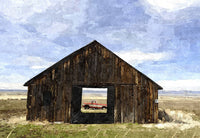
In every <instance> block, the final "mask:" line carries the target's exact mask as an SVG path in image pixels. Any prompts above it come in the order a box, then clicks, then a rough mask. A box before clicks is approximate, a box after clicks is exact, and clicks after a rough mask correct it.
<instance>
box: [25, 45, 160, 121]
mask: <svg viewBox="0 0 200 138" xmlns="http://www.w3.org/2000/svg"><path fill="white" fill-rule="evenodd" d="M24 86H28V97H27V109H28V112H27V120H36V119H39V120H41V121H42V120H48V121H51V122H54V121H63V122H66V123H124V122H126V123H128V122H132V123H135V122H138V123H148V122H151V123H152V122H157V120H158V103H157V99H158V90H159V89H162V87H161V86H159V85H158V84H156V83H155V82H154V81H152V80H151V79H150V78H148V77H147V76H146V75H144V74H143V73H141V72H140V71H138V70H137V69H135V68H133V67H132V66H131V65H129V64H128V63H126V62H125V61H124V60H122V59H121V58H120V57H118V56H117V55H115V54H114V53H113V52H111V51H110V50H108V49H107V48H105V47H104V46H103V45H101V44H100V43H98V42H97V41H93V42H91V43H90V44H88V45H86V46H84V47H83V48H81V49H79V50H77V51H75V52H74V53H72V54H70V55H69V56H67V57H65V58H63V59H62V60H60V61H59V62H57V63H56V64H54V65H52V66H51V67H49V68H48V69H46V70H45V71H43V72H41V73H40V74H38V75H37V76H35V77H33V78H32V79H31V80H29V81H28V82H26V83H25V84H24ZM85 87H86V88H87V87H89V88H107V106H108V107H107V113H82V112H81V96H82V88H85Z"/></svg>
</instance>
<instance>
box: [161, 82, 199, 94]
mask: <svg viewBox="0 0 200 138" xmlns="http://www.w3.org/2000/svg"><path fill="white" fill-rule="evenodd" d="M158 84H159V85H160V86H162V87H163V89H164V90H192V91H200V79H194V80H192V79H188V80H161V81H158Z"/></svg>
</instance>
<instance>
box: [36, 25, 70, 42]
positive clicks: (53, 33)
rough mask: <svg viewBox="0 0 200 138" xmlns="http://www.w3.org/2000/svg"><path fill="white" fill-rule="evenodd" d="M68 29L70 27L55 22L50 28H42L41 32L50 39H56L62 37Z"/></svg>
mask: <svg viewBox="0 0 200 138" xmlns="http://www.w3.org/2000/svg"><path fill="white" fill-rule="evenodd" d="M67 28H69V25H67V24H64V23H61V22H54V23H53V24H52V25H51V26H50V27H48V28H43V29H42V28H41V29H42V30H40V32H41V33H42V34H43V35H45V36H47V38H48V39H53V38H56V37H58V36H59V35H60V33H62V32H64V31H65V30H66V29H67Z"/></svg>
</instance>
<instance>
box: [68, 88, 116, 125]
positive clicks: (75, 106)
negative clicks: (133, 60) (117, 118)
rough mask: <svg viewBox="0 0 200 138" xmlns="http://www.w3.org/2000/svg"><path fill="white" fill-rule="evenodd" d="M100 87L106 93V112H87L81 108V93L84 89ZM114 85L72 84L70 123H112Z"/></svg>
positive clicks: (82, 93)
mask: <svg viewBox="0 0 200 138" xmlns="http://www.w3.org/2000/svg"><path fill="white" fill-rule="evenodd" d="M92 89H93V90H95V89H96V90H97V89H101V90H103V91H102V92H106V93H107V110H106V112H104V113H102V112H96V111H95V112H93V113H88V112H84V111H83V110H81V107H82V103H83V102H84V101H82V100H83V98H82V97H83V95H84V93H85V92H86V90H87V91H88V90H92ZM114 97H115V90H114V86H101V87H93V86H73V87H72V102H71V123H72V124H101V123H107V124H108V123H114Z"/></svg>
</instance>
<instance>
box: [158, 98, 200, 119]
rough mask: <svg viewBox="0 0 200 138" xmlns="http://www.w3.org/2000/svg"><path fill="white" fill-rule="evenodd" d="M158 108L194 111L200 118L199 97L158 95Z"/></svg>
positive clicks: (197, 117)
mask: <svg viewBox="0 0 200 138" xmlns="http://www.w3.org/2000/svg"><path fill="white" fill-rule="evenodd" d="M158 105H159V108H162V109H170V110H181V111H185V112H188V113H194V114H195V115H196V119H199V120H200V97H169V96H159V104H158Z"/></svg>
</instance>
